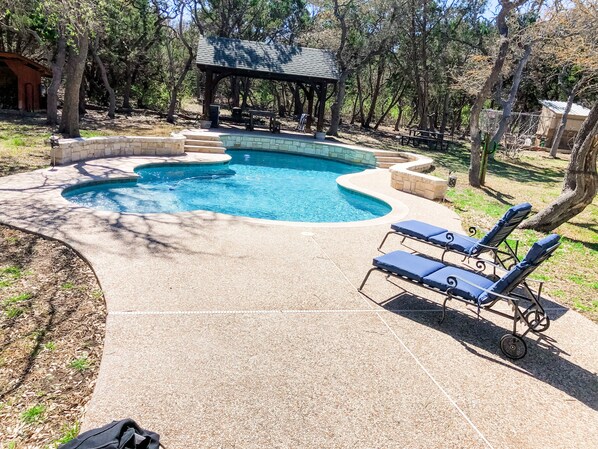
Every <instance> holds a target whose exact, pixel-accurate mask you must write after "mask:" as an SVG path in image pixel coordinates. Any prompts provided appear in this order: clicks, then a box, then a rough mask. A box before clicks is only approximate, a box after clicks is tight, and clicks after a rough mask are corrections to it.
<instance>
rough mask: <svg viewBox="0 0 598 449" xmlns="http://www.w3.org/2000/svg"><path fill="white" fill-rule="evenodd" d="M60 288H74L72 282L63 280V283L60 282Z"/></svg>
mask: <svg viewBox="0 0 598 449" xmlns="http://www.w3.org/2000/svg"><path fill="white" fill-rule="evenodd" d="M60 288H61V289H63V290H71V289H73V288H75V284H73V283H72V282H65V283H64V284H62V285H61V286H60Z"/></svg>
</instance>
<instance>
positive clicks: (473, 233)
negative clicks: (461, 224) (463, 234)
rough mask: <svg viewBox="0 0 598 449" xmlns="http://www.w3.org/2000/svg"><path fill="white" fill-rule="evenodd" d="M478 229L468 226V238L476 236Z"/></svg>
mask: <svg viewBox="0 0 598 449" xmlns="http://www.w3.org/2000/svg"><path fill="white" fill-rule="evenodd" d="M478 231H479V229H478V228H476V227H475V226H470V227H469V229H468V230H467V232H469V236H470V237H473V236H474V235H476V234H477V233H478Z"/></svg>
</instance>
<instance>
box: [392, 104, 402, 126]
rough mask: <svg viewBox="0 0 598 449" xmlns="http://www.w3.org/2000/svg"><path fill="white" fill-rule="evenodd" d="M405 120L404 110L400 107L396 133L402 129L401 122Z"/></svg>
mask: <svg viewBox="0 0 598 449" xmlns="http://www.w3.org/2000/svg"><path fill="white" fill-rule="evenodd" d="M402 119H403V108H402V107H401V106H399V113H398V114H397V121H396V122H395V128H394V129H395V131H398V130H399V128H400V127H401V120H402Z"/></svg>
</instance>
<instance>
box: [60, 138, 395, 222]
mask: <svg viewBox="0 0 598 449" xmlns="http://www.w3.org/2000/svg"><path fill="white" fill-rule="evenodd" d="M227 153H228V154H230V155H231V157H232V159H231V161H230V163H229V164H222V165H193V164H185V165H182V164H176V165H175V164H170V165H154V166H146V167H139V168H138V169H137V170H135V171H136V173H137V174H138V175H139V176H140V178H139V179H138V180H137V181H127V182H118V183H114V182H110V183H103V184H94V185H91V186H86V187H75V188H73V189H69V190H66V191H65V192H64V193H63V195H64V197H65V198H67V199H69V200H70V201H73V202H75V203H78V204H80V205H83V206H86V207H91V208H96V209H102V210H109V211H117V212H134V213H157V212H161V213H175V212H182V211H189V210H207V211H212V212H220V213H224V214H230V215H241V216H246V217H253V218H264V219H269V220H286V221H301V222H344V221H358V220H368V219H372V218H377V217H381V216H383V215H386V214H387V213H389V212H390V210H391V208H390V206H388V204H386V203H384V202H382V201H379V200H376V199H374V198H372V197H369V196H365V195H360V194H358V193H354V192H351V191H349V190H347V189H344V188H342V187H340V186H339V185H338V184H337V183H336V178H338V177H339V176H341V175H344V174H347V173H357V172H360V171H363V170H364V168H365V167H363V166H358V165H350V164H344V163H341V162H336V161H331V160H327V159H319V158H314V157H307V156H298V155H291V154H282V153H271V152H265V151H247V150H229V151H227Z"/></svg>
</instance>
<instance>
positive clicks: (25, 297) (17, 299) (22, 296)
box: [4, 293, 33, 306]
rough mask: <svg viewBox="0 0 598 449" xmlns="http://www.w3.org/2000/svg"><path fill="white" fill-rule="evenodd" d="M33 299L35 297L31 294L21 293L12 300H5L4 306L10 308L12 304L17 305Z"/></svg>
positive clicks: (12, 297) (11, 298)
mask: <svg viewBox="0 0 598 449" xmlns="http://www.w3.org/2000/svg"><path fill="white" fill-rule="evenodd" d="M31 298H33V295H32V294H31V293H21V294H20V295H16V296H11V297H10V298H7V299H5V300H4V305H5V306H8V305H11V304H16V303H18V302H23V301H27V300H29V299H31Z"/></svg>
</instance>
